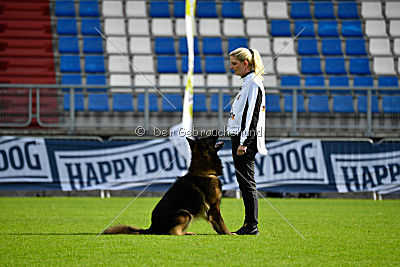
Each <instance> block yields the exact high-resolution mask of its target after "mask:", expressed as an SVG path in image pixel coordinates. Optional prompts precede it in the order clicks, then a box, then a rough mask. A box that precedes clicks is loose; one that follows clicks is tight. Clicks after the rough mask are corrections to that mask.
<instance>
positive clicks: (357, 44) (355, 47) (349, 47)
mask: <svg viewBox="0 0 400 267" xmlns="http://www.w3.org/2000/svg"><path fill="white" fill-rule="evenodd" d="M346 54H347V55H349V56H352V55H354V56H364V55H367V51H366V50H365V41H364V39H349V38H347V39H346Z"/></svg>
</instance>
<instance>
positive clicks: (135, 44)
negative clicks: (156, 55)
mask: <svg viewBox="0 0 400 267" xmlns="http://www.w3.org/2000/svg"><path fill="white" fill-rule="evenodd" d="M129 51H130V52H131V54H151V41H150V37H131V39H130V42H129Z"/></svg>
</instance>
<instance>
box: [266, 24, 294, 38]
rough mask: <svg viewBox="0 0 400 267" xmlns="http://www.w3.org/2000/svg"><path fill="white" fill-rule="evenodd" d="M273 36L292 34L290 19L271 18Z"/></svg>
mask: <svg viewBox="0 0 400 267" xmlns="http://www.w3.org/2000/svg"><path fill="white" fill-rule="evenodd" d="M271 35H272V36H292V32H291V31H290V21H289V20H271Z"/></svg>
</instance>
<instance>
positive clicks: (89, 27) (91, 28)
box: [81, 19, 101, 35]
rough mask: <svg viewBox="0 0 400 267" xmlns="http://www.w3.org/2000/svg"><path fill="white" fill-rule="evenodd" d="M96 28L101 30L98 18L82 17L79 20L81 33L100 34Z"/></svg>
mask: <svg viewBox="0 0 400 267" xmlns="http://www.w3.org/2000/svg"><path fill="white" fill-rule="evenodd" d="M96 29H98V30H99V31H100V32H101V26H100V20H99V19H82V20H81V33H82V34H83V35H100V34H99V33H98V32H97V31H96Z"/></svg>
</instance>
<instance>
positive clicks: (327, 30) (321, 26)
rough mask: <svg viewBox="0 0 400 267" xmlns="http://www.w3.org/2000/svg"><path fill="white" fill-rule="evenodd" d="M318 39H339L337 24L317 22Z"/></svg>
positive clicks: (332, 21)
mask: <svg viewBox="0 0 400 267" xmlns="http://www.w3.org/2000/svg"><path fill="white" fill-rule="evenodd" d="M318 35H319V36H320V37H339V32H338V24H337V22H336V21H335V20H326V21H325V20H321V21H319V22H318Z"/></svg>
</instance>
